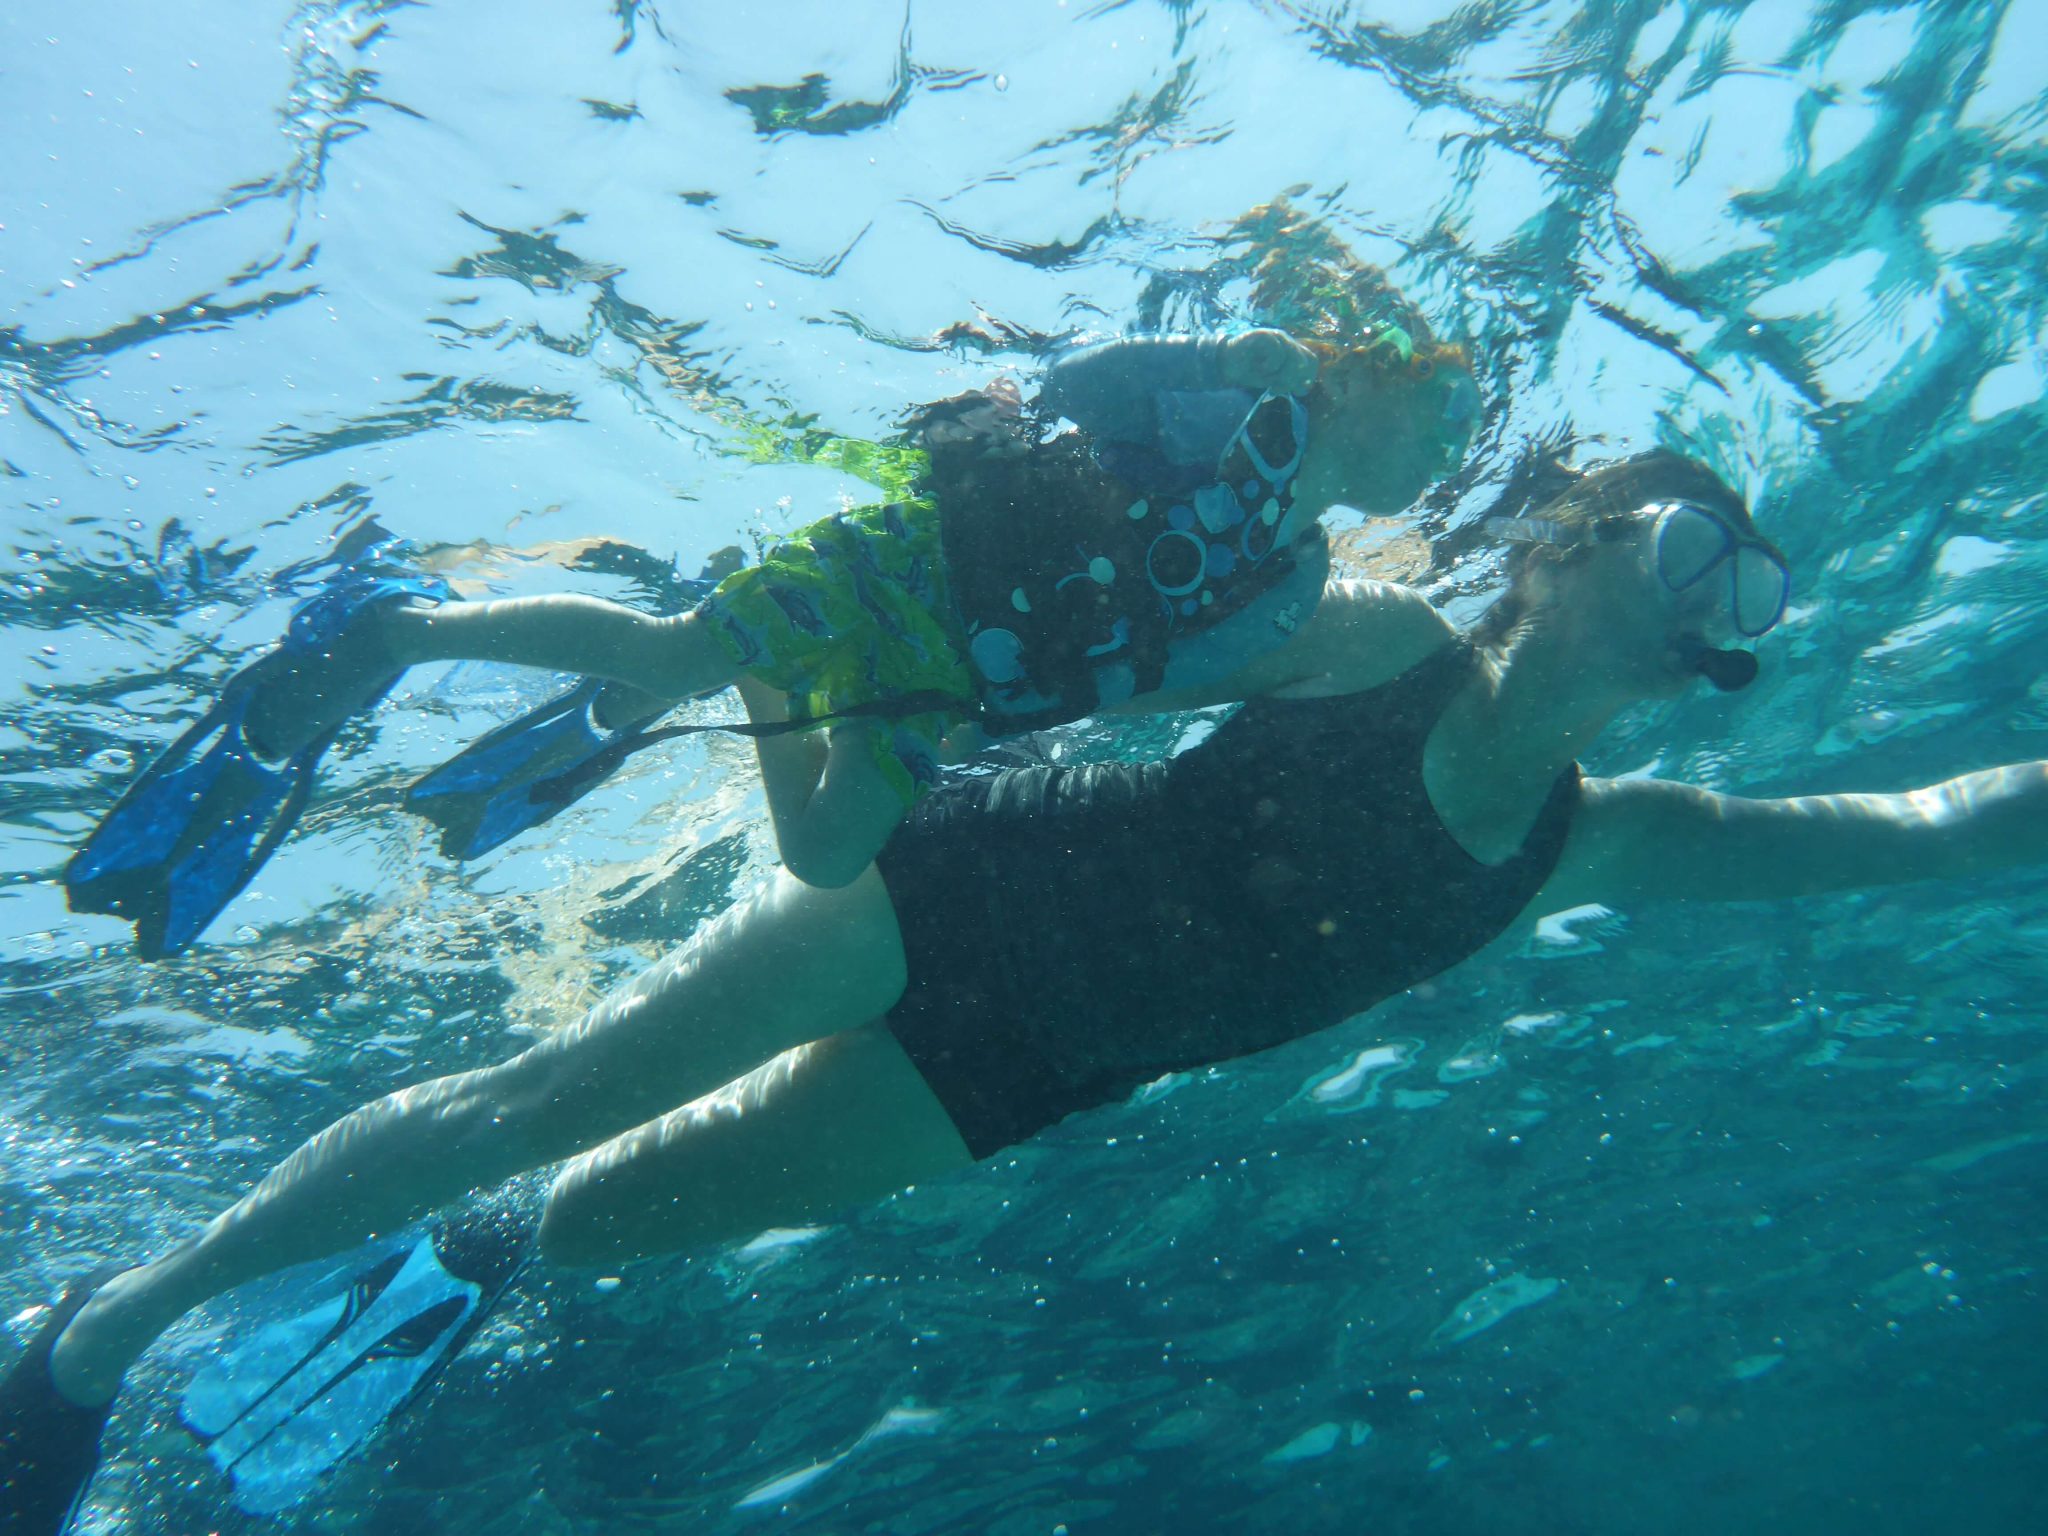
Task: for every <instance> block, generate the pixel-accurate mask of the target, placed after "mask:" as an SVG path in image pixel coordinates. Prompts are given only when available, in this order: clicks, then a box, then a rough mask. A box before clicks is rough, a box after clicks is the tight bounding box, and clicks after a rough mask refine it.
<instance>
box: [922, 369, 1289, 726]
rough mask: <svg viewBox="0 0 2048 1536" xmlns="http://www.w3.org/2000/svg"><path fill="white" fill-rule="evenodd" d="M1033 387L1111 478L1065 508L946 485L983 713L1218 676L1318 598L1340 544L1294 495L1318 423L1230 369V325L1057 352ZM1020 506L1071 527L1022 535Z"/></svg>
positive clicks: (1061, 709) (1109, 700)
mask: <svg viewBox="0 0 2048 1536" xmlns="http://www.w3.org/2000/svg"><path fill="white" fill-rule="evenodd" d="M1039 404H1040V410H1041V414H1042V415H1043V416H1045V417H1048V418H1050V417H1053V416H1055V415H1057V416H1062V417H1065V418H1066V419H1067V420H1069V421H1071V422H1073V423H1074V424H1075V425H1076V426H1077V427H1079V428H1080V436H1081V439H1082V440H1083V441H1085V442H1086V443H1087V444H1088V447H1089V450H1090V452H1091V453H1092V456H1093V461H1094V464H1095V465H1096V466H1098V467H1099V469H1100V470H1101V471H1102V472H1103V478H1104V480H1105V483H1106V484H1107V485H1108V486H1110V487H1111V491H1110V495H1109V501H1108V502H1104V501H1102V500H1101V499H1100V498H1091V499H1094V500H1096V503H1097V504H1096V505H1095V506H1094V507H1093V508H1092V509H1091V510H1090V512H1089V514H1088V515H1085V516H1083V515H1074V516H1071V517H1067V518H1065V519H1061V517H1060V509H1058V508H1047V507H1037V508H1029V509H1025V508H1010V507H1006V506H1003V505H1001V504H1000V503H1001V498H1000V497H994V496H988V495H976V496H968V497H963V498H957V499H956V498H949V497H943V496H942V497H941V499H940V507H941V514H942V523H943V525H944V530H945V539H946V561H947V568H948V571H949V574H950V578H951V580H952V584H953V588H954V596H955V598H956V601H957V602H958V604H959V611H960V616H961V619H962V621H963V624H964V627H965V630H966V636H967V642H968V656H969V660H970V662H971V670H972V672H973V674H974V678H975V683H976V687H977V689H978V692H979V695H980V700H981V706H982V709H981V712H982V725H983V727H984V729H986V730H988V731H989V732H991V733H992V734H998V735H1000V734H1009V733H1012V732H1016V731H1025V730H1032V729H1037V728H1039V727H1041V726H1044V725H1049V724H1053V723H1057V722H1059V721H1063V720H1073V719H1078V718H1079V717H1081V716H1083V715H1086V714H1090V713H1093V712H1094V711H1095V710H1098V709H1101V708H1105V707H1107V706H1110V705H1114V704H1120V703H1122V702H1123V701H1124V700H1126V699H1129V698H1131V697H1133V696H1134V695H1137V694H1143V693H1150V692H1153V691H1155V690H1157V689H1160V688H1164V687H1187V686H1195V685H1199V684H1201V683H1204V682H1208V681H1213V680H1214V679H1216V678H1218V677H1220V676H1222V675H1224V674H1226V673H1228V672H1230V671H1232V670H1234V669H1235V668H1236V667H1238V666H1241V665H1243V664H1244V663H1245V662H1246V661H1248V660H1250V659H1251V658H1252V657H1254V656H1257V655H1259V654H1261V653H1262V652H1264V651H1267V650H1271V649H1272V648H1274V647H1275V646H1277V645H1279V644H1281V643H1283V642H1284V641H1285V640H1286V639H1287V638H1288V636H1289V635H1290V634H1292V633H1293V631H1294V629H1295V627H1296V626H1297V625H1298V624H1299V623H1300V622H1301V621H1302V620H1303V619H1304V618H1306V617H1307V616H1308V614H1309V612H1310V611H1312V610H1313V608H1314V607H1315V604H1316V602H1317V600H1318V599H1319V598H1320V596H1321V594H1322V587H1323V582H1324V579H1325V577H1326V576H1327V572H1328V551H1327V548H1326V546H1325V545H1324V543H1323V539H1322V532H1321V528H1320V526H1319V525H1318V523H1317V522H1316V518H1315V512H1314V510H1313V509H1298V508H1297V507H1296V506H1295V503H1294V495H1293V491H1294V480H1295V476H1296V474H1297V473H1298V472H1299V470H1300V467H1301V459H1302V454H1303V452H1304V451H1305V450H1306V448H1307V445H1308V435H1309V415H1308V411H1307V408H1306V407H1305V405H1304V404H1303V402H1302V401H1301V400H1300V399H1299V398H1297V397H1295V396H1291V395H1275V394H1257V393H1254V392H1252V391H1249V390H1245V389H1241V388H1237V387H1235V386H1233V385H1231V384H1230V383H1228V382H1227V380H1226V378H1225V376H1224V372H1223V368H1222V343H1221V341H1220V340H1218V339H1214V338H1206V337H1139V338H1132V339H1129V340H1125V341H1119V342H1111V343H1107V344H1104V345H1102V346H1097V347H1090V348H1085V349H1082V350H1080V351H1077V352H1074V353H1072V354H1069V355H1068V356H1067V357H1065V358H1062V359H1061V360H1060V361H1059V362H1058V363H1056V364H1055V365H1054V366H1053V368H1052V369H1051V370H1050V373H1049V376H1048V378H1047V381H1046V385H1045V388H1044V390H1043V392H1042V394H1041V396H1040V402H1039ZM1115 502H1120V503H1121V505H1120V506H1114V505H1112V504H1111V503H1115ZM963 503H964V504H963ZM1025 515H1028V516H1029V517H1030V519H1031V522H1032V524H1033V526H1043V525H1044V524H1045V523H1047V522H1048V521H1052V522H1057V523H1059V526H1057V527H1056V528H1055V529H1053V530H1051V536H1050V537H1040V538H1031V539H1020V538H1017V537H1016V536H1015V532H1014V530H1015V529H1016V528H1017V527H1018V526H1019V521H1020V518H1021V517H1022V516H1025Z"/></svg>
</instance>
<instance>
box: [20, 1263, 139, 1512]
mask: <svg viewBox="0 0 2048 1536" xmlns="http://www.w3.org/2000/svg"><path fill="white" fill-rule="evenodd" d="M119 1273H120V1271H119V1270H105V1271H102V1272H101V1273H99V1274H96V1275H93V1276H92V1277H90V1278H88V1279H87V1280H85V1281H84V1282H82V1283H81V1284H78V1285H76V1286H73V1287H72V1288H71V1290H70V1291H68V1292H67V1293H66V1294H65V1297H64V1299H63V1300H62V1301H60V1302H58V1303H57V1305H56V1306H55V1307H53V1308H52V1309H51V1310H50V1315H49V1316H48V1317H47V1318H45V1319H44V1320H43V1325H42V1327H41V1328H39V1329H37V1330H36V1334H35V1337H34V1338H32V1339H30V1340H29V1345H28V1349H27V1351H26V1352H25V1353H23V1355H22V1356H21V1358H20V1359H18V1360H16V1361H15V1362H14V1365H13V1367H12V1368H11V1369H9V1371H8V1372H7V1374H6V1375H5V1376H4V1377H0V1536H60V1533H61V1532H63V1531H64V1529H65V1528H66V1527H67V1526H69V1525H70V1523H71V1515H72V1512H73V1510H75V1509H76V1508H77V1505H78V1501H79V1499H80V1498H81V1497H82V1496H83V1495H84V1493H85V1487H86V1484H87V1483H89V1482H91V1481H92V1475H93V1473H94V1472H96V1471H98V1470H99V1464H100V1434H101V1432H102V1431H103V1430H104V1429H105V1428H106V1424H107V1415H108V1413H109V1412H110V1411H111V1409H112V1407H113V1393H114V1390H115V1389H117V1388H118V1387H119V1385H120V1377H119V1375H118V1374H117V1375H115V1377H114V1378H113V1382H112V1384H111V1386H109V1387H108V1389H107V1393H106V1397H105V1399H104V1400H102V1401H100V1402H97V1403H82V1402H78V1401H75V1400H74V1399H72V1398H71V1397H69V1396H67V1395H66V1394H65V1393H64V1392H62V1391H60V1390H59V1389H58V1386H57V1381H56V1376H55V1374H54V1372H53V1370H52V1357H53V1354H54V1351H55V1349H56V1346H57V1341H58V1340H59V1339H60V1338H61V1337H62V1336H63V1334H64V1331H65V1329H66V1328H67V1327H68V1326H69V1324H70V1323H71V1321H72V1320H73V1319H74V1318H76V1317H77V1316H78V1314H79V1313H80V1312H81V1311H82V1310H83V1309H84V1307H85V1305H86V1303H87V1302H88V1301H90V1300H91V1299H92V1298H93V1297H94V1296H95V1295H96V1294H98V1292H99V1290H100V1288H101V1287H102V1286H104V1285H105V1284H107V1283H108V1282H109V1281H111V1280H112V1279H113V1278H114V1277H115V1276H116V1275H117V1274H119Z"/></svg>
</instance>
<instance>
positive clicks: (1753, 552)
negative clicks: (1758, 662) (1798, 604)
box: [1735, 544, 1792, 640]
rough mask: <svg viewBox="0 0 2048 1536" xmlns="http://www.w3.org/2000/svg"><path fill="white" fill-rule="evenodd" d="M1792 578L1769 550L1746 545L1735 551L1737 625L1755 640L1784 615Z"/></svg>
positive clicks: (1789, 595) (1790, 593) (1790, 592)
mask: <svg viewBox="0 0 2048 1536" xmlns="http://www.w3.org/2000/svg"><path fill="white" fill-rule="evenodd" d="M1791 596H1792V578H1791V576H1790V575H1789V574H1788V573H1787V572H1786V570H1785V567H1784V566H1783V565H1782V564H1781V563H1780V562H1779V560H1778V557H1777V556H1776V555H1774V554H1772V553H1771V552H1770V551H1769V550H1767V549H1762V548H1759V547H1758V546H1756V545H1754V544H1745V545H1743V546H1742V547H1741V548H1740V549H1738V550H1736V551H1735V627H1736V628H1737V629H1738V630H1740V631H1741V632H1742V633H1743V634H1744V635H1746V636H1748V637H1749V638H1750V639H1752V640H1754V639H1755V638H1756V637H1757V636H1758V635H1761V634H1763V633H1764V632H1765V631H1766V630H1768V629H1770V628H1771V627H1772V626H1773V625H1775V624H1776V623H1777V622H1778V620H1780V619H1782V618H1783V617H1784V616H1785V604H1786V603H1787V601H1789V600H1790V598H1791Z"/></svg>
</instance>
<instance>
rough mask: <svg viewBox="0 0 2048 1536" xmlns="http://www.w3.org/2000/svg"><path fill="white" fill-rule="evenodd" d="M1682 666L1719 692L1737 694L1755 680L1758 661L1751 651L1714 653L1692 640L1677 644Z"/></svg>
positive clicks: (1708, 646) (1709, 648) (1712, 649)
mask: <svg viewBox="0 0 2048 1536" xmlns="http://www.w3.org/2000/svg"><path fill="white" fill-rule="evenodd" d="M1678 654H1679V656H1680V657H1681V658H1683V660H1684V662H1685V664H1686V665H1687V666H1688V667H1690V668H1692V670H1693V671H1695V672H1697V673H1699V675H1700V676H1701V677H1704V678H1705V679H1706V680H1707V681H1708V682H1710V683H1712V684H1713V685H1714V686H1715V687H1716V688H1717V689H1719V690H1720V691H1721V692H1722V693H1740V692H1741V691H1742V690H1743V689H1745V688H1747V687H1748V686H1749V685H1750V684H1751V683H1753V682H1755V681H1756V674H1757V659H1756V655H1755V653H1754V652H1751V651H1717V650H1715V649H1714V648H1713V647H1712V646H1710V645H1702V644H1701V643H1700V642H1699V641H1697V640H1693V639H1690V638H1688V639H1685V640H1681V641H1679V643H1678Z"/></svg>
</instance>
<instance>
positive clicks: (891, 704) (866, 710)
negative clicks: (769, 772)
mask: <svg viewBox="0 0 2048 1536" xmlns="http://www.w3.org/2000/svg"><path fill="white" fill-rule="evenodd" d="M934 713H947V714H954V715H959V716H961V717H963V718H966V717H970V716H973V715H974V714H976V713H977V707H976V705H975V703H974V701H973V700H972V699H964V698H962V697H960V695H958V694H954V693H940V692H938V691H936V690H929V691H926V692H923V693H906V694H902V695H899V696H898V697H896V698H893V699H870V700H869V701H868V702H867V703H865V704H849V705H847V706H846V708H844V709H836V710H834V711H833V712H832V713H831V714H829V715H806V716H805V717H804V718H803V719H801V720H769V721H766V722H756V721H751V720H728V721H718V722H715V723H712V724H708V725H665V726H663V727H661V728H660V729H659V730H654V731H639V732H636V733H635V734H633V735H630V736H621V737H620V738H619V739H618V740H617V741H615V742H613V743H612V744H611V745H610V746H608V747H606V748H604V750H602V751H601V752H595V753H593V754H591V755H590V756H589V757H587V758H585V759H584V760H583V761H582V762H580V763H578V764H577V765H576V766H575V767H573V768H570V769H568V770H566V771H564V772H562V773H558V774H555V775H554V776H553V777H551V778H546V779H537V780H535V781H534V783H533V785H532V787H531V788H530V789H529V790H528V791H527V793H528V795H529V796H530V797H531V798H532V800H533V802H534V803H535V804H536V805H555V806H558V807H559V806H564V805H567V804H568V803H569V802H570V801H572V800H574V799H575V798H576V797H577V796H578V795H580V794H582V793H583V791H584V790H585V789H586V788H587V787H589V786H590V785H591V784H594V783H596V782H597V781H598V780H599V779H602V778H604V777H606V776H607V775H608V774H610V773H611V772H612V771H613V770H614V769H615V768H617V767H618V766H619V764H621V763H623V762H624V761H625V760H626V759H627V758H629V757H631V756H632V755H633V754H634V753H635V752H638V751H639V750H640V749H641V748H642V747H651V746H653V745H654V744H655V743H656V742H660V741H673V740H674V739H675V738H676V737H678V736H701V735H703V734H704V733H705V732H707V731H728V732H730V733H731V734H733V735H735V736H752V737H754V738H756V739H757V740H758V739H759V738H760V737H763V736H787V735H789V734H790V733H791V732H793V731H809V730H814V729H816V728H817V727H818V726H821V725H831V724H832V723H833V722H834V721H838V720H859V719H867V720H904V719H908V718H909V717H910V716H912V715H927V714H934Z"/></svg>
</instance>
